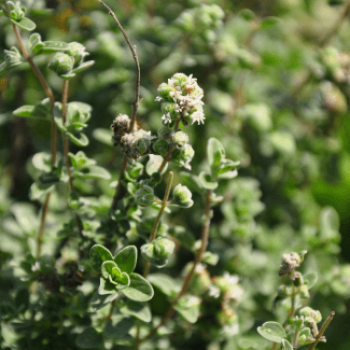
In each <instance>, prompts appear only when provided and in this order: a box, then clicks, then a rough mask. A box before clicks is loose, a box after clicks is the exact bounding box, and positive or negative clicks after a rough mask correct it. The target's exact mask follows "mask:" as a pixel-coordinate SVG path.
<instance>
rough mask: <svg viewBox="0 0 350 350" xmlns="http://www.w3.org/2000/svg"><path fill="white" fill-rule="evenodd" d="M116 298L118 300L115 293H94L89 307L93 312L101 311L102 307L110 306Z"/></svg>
mask: <svg viewBox="0 0 350 350" xmlns="http://www.w3.org/2000/svg"><path fill="white" fill-rule="evenodd" d="M116 298H118V294H117V293H115V294H114V293H113V294H105V295H100V294H98V292H97V291H96V292H95V294H94V295H93V296H92V298H91V307H92V308H93V309H94V310H99V309H102V308H103V307H105V306H107V305H108V304H110V303H111V302H112V301H113V300H115V299H116Z"/></svg>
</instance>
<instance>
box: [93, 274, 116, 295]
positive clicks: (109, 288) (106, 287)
mask: <svg viewBox="0 0 350 350" xmlns="http://www.w3.org/2000/svg"><path fill="white" fill-rule="evenodd" d="M117 292H118V290H117V288H116V285H115V284H114V283H112V282H110V281H109V279H108V280H106V279H104V278H103V277H101V278H100V286H99V288H98V294H100V295H105V294H114V293H117Z"/></svg>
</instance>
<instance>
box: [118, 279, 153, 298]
mask: <svg viewBox="0 0 350 350" xmlns="http://www.w3.org/2000/svg"><path fill="white" fill-rule="evenodd" d="M122 292H123V293H124V295H125V296H126V297H127V298H129V299H131V300H134V301H138V302H145V301H149V300H151V299H152V298H153V295H154V291H153V288H152V286H151V284H150V283H149V282H148V281H147V280H146V279H144V278H143V277H142V276H140V275H139V274H137V273H131V274H130V286H129V287H128V288H126V289H123V290H122Z"/></svg>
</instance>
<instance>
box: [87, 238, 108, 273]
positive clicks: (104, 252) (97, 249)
mask: <svg viewBox="0 0 350 350" xmlns="http://www.w3.org/2000/svg"><path fill="white" fill-rule="evenodd" d="M105 261H112V262H113V256H112V253H111V252H110V251H109V250H108V249H107V248H105V247H104V246H103V245H101V244H95V245H94V246H93V247H92V248H91V250H90V263H91V266H92V267H93V268H94V269H95V270H96V271H98V272H100V271H101V265H102V263H103V262H105Z"/></svg>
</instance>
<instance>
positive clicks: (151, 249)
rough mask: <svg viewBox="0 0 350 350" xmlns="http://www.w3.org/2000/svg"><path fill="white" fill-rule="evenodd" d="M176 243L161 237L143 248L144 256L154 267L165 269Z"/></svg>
mask: <svg viewBox="0 0 350 350" xmlns="http://www.w3.org/2000/svg"><path fill="white" fill-rule="evenodd" d="M174 248H175V243H174V242H173V241H171V240H170V239H168V238H164V237H159V238H156V239H155V240H154V241H153V242H151V243H148V244H144V245H143V246H142V247H141V254H142V256H143V257H144V258H145V259H146V260H147V261H149V262H150V263H151V264H152V265H155V266H157V267H163V266H165V265H166V264H167V263H168V259H169V257H170V256H171V254H172V253H173V251H174Z"/></svg>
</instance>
